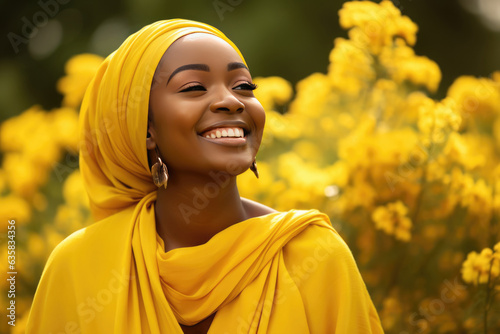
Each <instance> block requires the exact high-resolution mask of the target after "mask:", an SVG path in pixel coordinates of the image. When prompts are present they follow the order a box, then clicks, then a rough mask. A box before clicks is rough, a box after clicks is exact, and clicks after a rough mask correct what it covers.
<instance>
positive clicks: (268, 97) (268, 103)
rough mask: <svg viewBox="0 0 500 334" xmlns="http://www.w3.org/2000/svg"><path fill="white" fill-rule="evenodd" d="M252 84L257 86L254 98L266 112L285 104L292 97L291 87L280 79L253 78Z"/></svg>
mask: <svg viewBox="0 0 500 334" xmlns="http://www.w3.org/2000/svg"><path fill="white" fill-rule="evenodd" d="M253 82H254V84H256V85H257V89H256V90H255V97H257V99H258V100H259V101H260V103H261V104H262V106H263V107H264V110H266V111H267V110H271V109H274V107H275V106H277V105H283V104H285V103H287V102H288V101H290V98H291V97H292V94H293V89H292V85H291V84H290V82H288V81H287V80H285V79H283V78H281V77H266V78H261V77H259V78H255V79H254V80H253Z"/></svg>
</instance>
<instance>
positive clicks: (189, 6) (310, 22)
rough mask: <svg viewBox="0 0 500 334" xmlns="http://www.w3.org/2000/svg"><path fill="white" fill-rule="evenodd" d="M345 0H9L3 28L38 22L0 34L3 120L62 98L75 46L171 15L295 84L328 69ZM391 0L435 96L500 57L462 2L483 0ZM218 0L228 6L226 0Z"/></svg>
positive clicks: (107, 44) (95, 45)
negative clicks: (404, 18)
mask: <svg viewBox="0 0 500 334" xmlns="http://www.w3.org/2000/svg"><path fill="white" fill-rule="evenodd" d="M486 1H488V0H483V1H482V2H483V3H484V2H486ZM490 1H493V2H494V1H496V0H490ZM343 2H344V0H342V1H322V0H311V1H300V0H274V1H266V0H252V1H249V0H190V1H168V0H146V1H144V0H142V1H138V0H110V1H96V0H40V1H38V0H37V1H3V2H2V11H0V22H2V27H3V30H4V31H5V35H8V34H9V33H11V34H16V35H18V36H20V37H23V36H25V35H23V32H26V33H29V32H30V29H28V28H27V27H26V26H27V25H29V24H27V23H26V22H28V23H31V24H35V26H37V27H39V29H38V30H37V31H36V32H35V33H34V34H33V35H32V36H31V37H30V38H27V42H26V43H22V44H20V45H18V47H16V48H15V47H13V45H12V43H11V42H10V41H9V38H7V37H8V36H6V37H5V38H3V39H2V44H1V47H0V121H2V120H4V119H6V118H8V117H10V116H13V115H15V114H19V113H20V112H21V111H23V110H25V109H27V108H29V107H30V106H32V105H34V104H40V105H42V106H43V107H45V108H49V109H50V108H54V107H56V106H58V105H59V102H60V100H61V96H60V94H58V93H57V92H55V91H54V90H53V89H52V87H53V85H54V84H55V82H56V81H57V79H58V78H59V77H61V76H62V75H63V68H62V67H61V64H62V63H65V62H66V61H67V60H68V59H69V58H70V57H71V56H73V55H74V54H78V53H87V52H90V53H94V54H98V55H100V56H103V57H104V56H107V55H108V54H109V53H110V52H112V51H114V50H115V49H116V48H117V47H118V46H119V44H120V43H121V42H122V41H123V40H124V39H125V37H126V36H128V35H130V34H131V33H132V32H134V31H136V30H138V29H139V28H141V27H143V26H144V25H146V24H149V23H151V22H153V21H155V20H160V19H167V18H176V17H181V18H188V19H194V20H199V21H202V22H206V23H208V24H211V25H214V26H215V27H217V28H219V29H221V30H222V31H224V32H225V33H226V34H228V36H229V37H230V38H231V39H232V40H233V41H234V42H235V43H236V45H238V46H239V47H240V48H241V50H242V52H243V54H244V55H245V56H246V58H247V61H248V62H249V64H250V67H251V69H252V73H253V74H254V75H256V76H271V75H276V76H281V77H285V78H287V79H288V80H289V81H290V82H292V83H293V84H295V83H297V82H298V81H299V80H300V79H302V78H304V77H306V76H307V75H308V74H309V73H313V72H322V71H324V70H325V68H326V66H327V65H328V58H327V54H328V52H329V50H330V49H331V47H332V45H333V44H332V41H333V37H335V36H343V35H344V34H345V32H343V31H342V30H341V29H340V27H339V26H338V24H337V22H338V17H337V16H336V13H337V11H338V9H339V8H340V7H341V5H342V3H343ZM377 2H378V1H377ZM393 2H394V3H395V5H396V6H397V7H398V8H399V9H401V10H402V12H403V13H404V14H405V15H408V16H410V17H411V18H412V19H413V20H414V21H415V22H416V23H417V24H419V28H420V30H419V37H420V42H419V43H418V45H417V46H416V52H417V53H418V54H425V55H427V56H429V57H430V58H432V59H434V60H435V61H437V63H438V64H440V66H441V70H442V72H443V85H442V86H441V89H440V90H439V91H438V92H437V94H438V96H439V97H442V96H444V95H445V94H446V90H445V88H446V87H448V86H449V85H450V84H451V83H452V82H453V80H454V79H455V78H456V77H457V76H459V75H462V74H468V75H476V76H487V75H489V74H490V73H492V72H493V71H494V70H495V69H497V68H498V67H499V63H500V61H499V59H500V33H499V32H498V31H496V32H495V31H493V30H490V29H488V28H486V27H485V25H484V24H482V22H483V21H482V19H480V17H479V16H476V15H474V14H472V13H470V12H468V11H467V10H465V9H464V7H463V6H462V5H461V4H460V3H463V4H467V5H468V7H471V6H472V4H473V3H476V2H477V0H440V1H435V0H393ZM41 3H42V4H44V5H43V6H42V5H41ZM215 4H218V5H217V6H216V5H215ZM221 4H222V5H224V4H225V5H226V6H227V7H223V6H222V5H221ZM221 6H222V8H225V9H220V8H221ZM216 7H217V8H219V9H218V10H217V9H216ZM44 13H48V14H47V17H49V16H50V17H51V20H50V23H47V24H43V23H44V20H43V16H40V14H44ZM36 22H39V23H40V24H39V25H37V24H36ZM23 38H24V37H23ZM16 49H17V52H16ZM457 55H460V56H459V57H457Z"/></svg>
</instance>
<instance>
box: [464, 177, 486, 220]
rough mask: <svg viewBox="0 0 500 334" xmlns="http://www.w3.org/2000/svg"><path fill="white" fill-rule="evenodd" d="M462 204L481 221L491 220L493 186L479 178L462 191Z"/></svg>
mask: <svg viewBox="0 0 500 334" xmlns="http://www.w3.org/2000/svg"><path fill="white" fill-rule="evenodd" d="M461 204H462V206H463V207H466V208H467V209H468V211H469V212H470V213H472V214H473V215H475V216H476V217H478V218H479V219H480V220H481V221H489V219H490V217H491V214H492V208H493V198H492V189H491V187H490V186H489V185H488V184H486V182H485V181H484V180H483V179H479V180H478V181H476V182H475V183H474V184H473V185H472V186H471V187H468V188H466V189H465V190H464V191H463V192H462V200H461Z"/></svg>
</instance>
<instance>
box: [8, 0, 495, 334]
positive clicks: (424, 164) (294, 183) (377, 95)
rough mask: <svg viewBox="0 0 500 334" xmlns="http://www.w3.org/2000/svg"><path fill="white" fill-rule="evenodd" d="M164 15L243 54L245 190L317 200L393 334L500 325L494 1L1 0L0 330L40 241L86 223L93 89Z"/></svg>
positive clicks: (314, 204) (277, 203) (270, 198)
mask: <svg viewBox="0 0 500 334" xmlns="http://www.w3.org/2000/svg"><path fill="white" fill-rule="evenodd" d="M165 18H187V19H194V20H199V21H202V22H206V23H209V24H212V25H214V26H215V27H217V28H219V29H221V30H222V31H223V32H224V33H226V34H227V35H228V36H229V38H230V39H232V40H233V41H234V42H235V43H236V45H238V47H239V48H240V49H241V51H242V53H243V54H244V55H245V58H246V60H247V62H248V64H249V66H250V69H251V72H252V74H253V76H254V78H255V82H256V83H257V85H258V86H259V88H258V89H257V90H256V95H257V97H258V98H259V100H260V101H261V103H262V104H263V106H264V107H265V109H266V113H267V122H266V129H265V136H264V139H263V143H262V147H261V150H260V151H259V155H258V156H257V159H258V166H259V171H260V178H259V180H256V179H255V177H254V176H253V175H252V174H251V173H244V174H243V175H241V176H240V177H239V178H238V185H239V189H240V192H241V194H242V196H245V197H248V198H252V199H255V200H257V201H260V202H263V203H265V204H267V205H269V206H272V207H274V208H276V209H277V210H289V209H291V208H299V209H309V208H317V209H319V210H321V211H323V212H325V213H327V214H328V215H329V216H330V218H331V220H332V223H333V226H334V227H335V228H336V229H337V230H338V231H339V233H340V234H341V235H342V237H343V238H344V239H345V240H346V241H347V243H348V244H349V246H350V248H351V250H352V251H353V255H354V257H355V258H356V261H357V264H358V266H359V268H360V272H361V274H362V276H363V279H364V281H365V282H366V285H367V288H368V290H369V291H370V294H371V296H372V299H373V301H374V304H375V306H376V307H377V310H378V312H379V314H380V317H381V320H382V324H383V326H384V329H385V330H386V332H387V333H388V334H392V333H394V334H409V333H471V334H472V333H485V334H487V333H499V332H500V293H499V292H500V1H498V0H456V1H453V0H439V1H436V0H401V1H399V0H393V1H392V2H391V1H383V2H380V4H379V1H374V2H370V1H362V2H344V1H318V0H310V1H298V0H294V1H290V0H288V1H286V0H275V1H264V0H253V1H250V0H206V1H202V0H191V1H183V2H181V1H177V2H170V1H168V0H162V1H159V0H145V1H139V0H128V1H121V2H118V1H102V0H101V1H99V2H98V1H94V0H87V1H83V0H40V1H32V2H30V3H22V2H15V1H11V2H8V3H7V2H4V3H3V7H2V11H1V14H0V22H2V27H3V28H4V30H3V31H4V34H5V38H3V39H2V48H1V51H0V52H1V53H0V220H1V222H0V261H1V262H0V269H1V270H2V275H3V273H4V272H6V271H7V269H6V263H7V261H6V259H7V242H8V240H9V239H8V235H7V223H6V222H7V221H8V219H11V217H12V216H15V218H16V222H17V224H18V225H17V227H16V231H17V234H16V247H17V248H16V256H17V258H16V270H17V271H18V273H19V274H18V276H17V281H16V287H17V294H16V305H17V312H18V313H17V314H18V325H17V326H16V327H15V328H12V327H9V326H8V325H7V322H6V321H5V319H4V320H3V321H2V322H1V323H0V332H2V333H3V332H9V331H10V330H11V329H12V331H10V332H11V333H13V334H17V333H23V328H24V327H23V326H25V324H26V320H27V314H28V310H29V307H30V305H31V300H32V297H33V293H34V291H35V289H36V285H37V282H38V280H39V277H40V275H41V271H42V269H43V266H44V264H45V262H46V260H47V257H48V256H49V254H50V252H51V251H52V249H53V248H54V247H55V246H56V245H57V244H58V243H59V242H60V241H61V240H62V239H63V238H64V237H66V236H67V235H69V234H70V233H72V232H73V231H75V230H77V229H79V228H82V227H84V226H86V225H88V224H91V223H92V219H91V218H90V216H89V210H88V201H87V198H86V193H85V191H84V189H83V183H82V179H81V176H80V174H79V171H78V136H77V133H78V130H77V126H78V125H77V124H78V107H79V104H80V103H81V99H82V95H83V92H84V89H85V87H86V84H87V83H88V81H89V80H90V78H91V77H92V75H93V73H94V72H95V70H96V68H97V66H98V65H99V64H100V63H101V61H102V58H101V57H105V56H107V55H108V54H109V53H111V52H112V51H114V50H115V49H116V48H117V47H118V46H119V45H120V43H121V42H123V40H124V39H125V38H126V37H127V36H129V35H130V34H131V33H133V32H135V31H137V30H138V29H140V28H141V27H143V26H144V25H146V24H149V23H151V22H153V21H156V20H159V19H165ZM417 30H418V33H417ZM0 278H1V280H0V286H1V288H2V295H0V305H2V306H1V307H2V310H5V308H4V306H3V305H7V304H6V303H7V302H8V298H7V294H6V293H4V289H6V288H7V281H6V280H5V279H3V276H1V277H0ZM2 316H3V311H2Z"/></svg>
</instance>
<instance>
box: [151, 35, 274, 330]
mask: <svg viewBox="0 0 500 334" xmlns="http://www.w3.org/2000/svg"><path fill="white" fill-rule="evenodd" d="M252 90H253V84H252V77H251V76H250V72H249V71H248V69H247V67H246V66H245V65H244V64H243V60H242V59H241V57H240V56H239V55H238V53H237V52H236V51H235V50H234V49H233V48H232V47H231V46H230V45H229V44H228V43H226V42H225V41H223V40H222V39H220V38H218V37H216V36H212V35H209V34H204V33H195V34H190V35H187V36H184V37H182V38H180V39H178V40H177V41H176V42H174V43H173V44H172V45H171V46H170V47H169V48H168V50H167V51H166V52H165V54H164V55H163V57H162V59H161V61H160V63H159V65H158V68H157V70H156V73H155V77H154V82H153V86H152V90H151V94H150V115H149V125H148V138H147V141H146V145H147V149H148V155H149V159H150V162H151V163H154V162H156V161H157V153H156V150H158V152H159V155H160V157H161V159H162V161H163V162H164V163H165V164H166V165H167V166H168V171H169V180H168V186H167V188H166V189H165V188H158V196H157V200H156V204H155V212H156V228H157V232H158V234H159V236H160V237H161V238H162V239H163V241H164V243H165V251H166V252H168V251H170V250H173V249H175V248H179V247H192V246H197V245H201V244H204V243H206V242H207V241H209V240H210V239H211V238H212V237H213V236H214V235H215V234H217V233H219V232H221V231H223V230H224V229H226V228H228V227H229V226H231V225H233V224H236V223H238V222H241V221H244V220H247V219H249V218H252V217H257V216H262V215H265V214H269V213H272V212H275V211H274V210H273V209H271V208H269V207H266V206H264V205H262V204H259V203H256V202H253V201H250V200H247V199H244V198H241V197H240V195H239V192H238V188H237V185H236V176H237V175H238V174H241V173H242V172H244V171H245V170H247V169H248V168H249V167H250V165H251V164H252V162H253V161H254V159H255V156H256V154H257V150H258V148H259V146H260V142H261V139H262V132H263V129H264V122H265V114H264V109H263V108H262V105H261V104H260V103H259V101H258V100H257V99H256V98H255V96H254V94H253V92H252ZM225 136H226V137H225ZM219 137H220V138H219ZM214 316H215V313H214V314H212V315H210V316H209V317H207V318H206V319H204V320H202V321H201V322H199V323H198V324H196V325H194V326H185V325H181V328H182V330H183V331H184V333H207V332H208V329H209V328H210V325H211V323H212V321H213V318H214Z"/></svg>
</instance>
